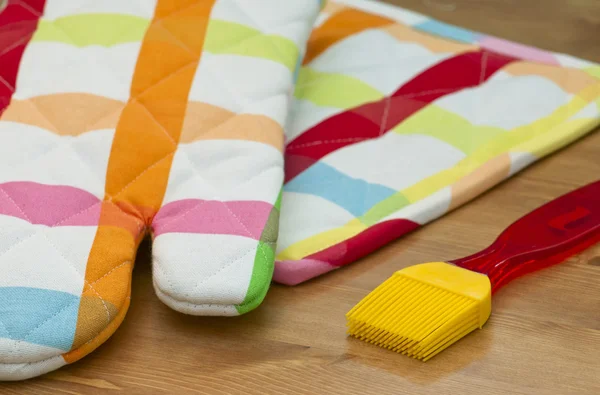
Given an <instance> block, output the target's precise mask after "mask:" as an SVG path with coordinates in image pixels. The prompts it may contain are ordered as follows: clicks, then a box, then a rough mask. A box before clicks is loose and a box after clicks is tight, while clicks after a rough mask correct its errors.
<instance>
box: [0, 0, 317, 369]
mask: <svg viewBox="0 0 600 395" xmlns="http://www.w3.org/2000/svg"><path fill="white" fill-rule="evenodd" d="M319 10H320V4H319V2H318V1H317V0H314V1H308V2H307V1H306V0H286V1H285V2H284V1H281V0H253V1H246V0H144V1H123V0H102V1H96V0H89V1H84V0H78V1H66V0H46V1H44V0H14V1H13V0H9V3H8V7H7V8H6V9H5V10H4V11H3V12H2V13H1V14H0V77H1V78H0V100H1V101H2V102H1V103H0V104H1V105H2V109H4V112H3V113H2V116H1V119H0V273H1V275H0V380H18V379H25V378H28V377H33V376H37V375H40V374H43V373H45V372H48V371H51V370H54V369H57V368H58V367H60V366H62V365H65V364H67V363H72V362H74V361H76V360H78V359H80V358H82V357H83V356H85V355H86V354H88V353H89V352H91V351H92V350H94V349H95V348H96V347H98V346H99V345H100V344H101V343H102V342H104V341H105V340H106V339H107V338H108V337H109V336H110V335H111V334H112V333H113V332H114V331H115V330H116V329H117V327H118V326H119V324H120V323H121V322H122V320H123V318H124V316H125V313H126V311H127V307H128V305H129V300H130V286H131V271H132V266H133V263H134V261H135V254H136V250H137V248H138V245H139V243H140V241H141V239H142V238H143V237H144V235H146V234H151V235H152V237H153V276H154V286H155V289H156V293H157V295H158V296H159V298H160V299H161V300H162V301H163V302H164V303H166V304H167V305H169V306H170V307H172V308H174V309H176V310H178V311H181V312H184V313H189V314H198V315H238V314H242V313H245V312H247V311H249V310H251V309H253V308H255V307H256V306H257V305H259V304H260V303H261V301H262V299H263V297H264V295H265V293H266V291H267V289H268V287H269V284H270V281H271V278H272V272H273V261H274V246H275V242H276V238H277V233H278V232H277V227H278V216H279V204H280V203H279V202H280V195H281V186H282V183H283V154H282V150H283V143H284V137H283V125H284V123H285V121H286V116H287V114H288V112H289V111H288V110H289V106H290V104H291V98H292V94H293V84H294V80H295V78H296V77H295V76H296V75H297V69H298V68H299V64H300V61H299V60H300V59H301V58H302V56H303V53H304V52H305V44H306V40H307V39H308V36H309V34H310V30H311V27H312V24H313V23H314V22H315V20H316V17H317V14H318V12H319ZM9 102H10V104H9Z"/></svg>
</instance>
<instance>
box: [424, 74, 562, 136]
mask: <svg viewBox="0 0 600 395" xmlns="http://www.w3.org/2000/svg"><path fill="white" fill-rule="evenodd" d="M571 98H572V96H571V95H569V94H568V93H566V92H565V91H563V90H562V89H561V88H560V87H559V86H558V85H556V84H555V83H554V82H552V81H550V80H548V79H547V78H544V77H540V76H536V75H524V76H515V77H511V78H507V79H502V80H495V81H488V82H487V83H485V84H483V85H482V86H479V87H477V88H472V89H465V90H462V91H460V92H457V93H454V94H451V95H448V96H444V97H443V98H441V99H439V100H436V101H435V105H437V106H439V107H441V108H443V109H445V110H448V111H451V112H453V113H455V114H458V115H460V116H461V117H463V118H465V119H466V120H468V121H469V122H471V123H472V124H474V125H482V126H496V127H500V128H503V129H507V130H510V129H513V128H516V127H519V126H523V125H528V124H530V123H532V122H534V121H536V120H538V119H540V118H545V117H547V116H549V115H550V114H552V112H553V111H554V110H556V109H557V108H559V107H560V106H563V105H565V104H567V103H568V102H569V101H570V100H571Z"/></svg>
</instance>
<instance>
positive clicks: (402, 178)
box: [322, 132, 465, 191]
mask: <svg viewBox="0 0 600 395" xmlns="http://www.w3.org/2000/svg"><path fill="white" fill-rule="evenodd" d="M464 157H465V155H464V153H463V152H462V151H460V150H458V149H457V148H455V147H453V146H452V145H450V144H447V143H445V142H443V141H441V140H438V139H436V138H434V137H430V136H426V135H419V134H410V135H409V134H407V135H401V134H397V133H394V132H389V133H386V134H384V135H383V136H382V137H380V138H377V139H373V140H366V141H363V142H359V143H356V144H353V145H349V146H346V147H344V148H342V149H339V150H337V151H335V152H332V153H330V154H329V155H327V156H325V157H324V158H323V159H322V161H323V162H324V163H326V164H328V165H330V166H333V167H335V168H336V169H338V170H339V171H341V172H343V173H345V174H348V175H350V176H352V177H354V178H359V179H362V180H365V181H367V182H370V183H375V184H380V185H384V186H387V187H388V188H391V189H394V190H396V191H401V190H402V189H404V188H407V187H409V186H411V185H413V184H414V183H416V182H418V181H420V180H422V179H424V178H426V177H429V176H431V175H434V174H436V173H438V172H440V171H442V170H445V169H448V168H450V167H452V166H454V165H455V164H456V163H458V162H459V161H460V160H461V159H463V158H464ZM384 164H385V167H381V166H382V165H384Z"/></svg>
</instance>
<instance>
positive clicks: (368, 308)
mask: <svg viewBox="0 0 600 395" xmlns="http://www.w3.org/2000/svg"><path fill="white" fill-rule="evenodd" d="M598 241H600V181H597V182H595V183H592V184H588V185H586V186H584V187H581V188H579V189H577V190H575V191H572V192H570V193H568V194H566V195H563V196H561V197H559V198H557V199H555V200H553V201H551V202H549V203H547V204H545V205H543V206H541V207H539V208H537V209H536V210H534V211H532V212H531V213H529V214H527V215H525V216H524V217H522V218H520V219H519V220H517V221H516V222H514V223H513V224H512V225H510V226H509V227H508V228H507V229H506V230H504V232H502V234H501V235H500V236H499V237H498V238H497V239H496V240H495V242H494V243H493V244H492V245H490V246H489V247H487V248H486V249H484V250H482V251H480V252H478V253H476V254H473V255H470V256H468V257H465V258H462V259H457V260H453V261H449V262H430V263H423V264H420V265H415V266H411V267H408V268H405V269H402V270H400V271H397V272H395V273H394V274H393V275H392V277H391V278H389V279H388V280H386V281H385V282H384V283H383V284H381V285H380V286H378V287H377V288H376V289H375V290H373V291H372V292H371V293H370V294H368V295H367V296H366V297H365V298H364V299H363V300H362V301H360V302H359V303H358V304H357V305H356V306H354V308H353V309H352V310H350V311H349V312H348V313H347V315H346V317H347V320H348V322H347V326H348V333H349V334H350V335H351V336H354V337H356V338H358V339H361V340H364V341H367V342H369V343H372V344H375V345H378V346H381V347H385V348H388V349H390V350H393V351H397V352H399V353H403V354H406V355H409V356H412V357H414V358H418V359H420V360H423V361H427V360H428V359H430V358H431V357H433V356H434V355H436V354H438V353H439V352H440V351H442V350H444V349H446V348H447V347H449V346H450V345H452V344H453V343H455V342H456V341H458V340H459V339H461V338H462V337H464V336H466V335H467V334H468V333H470V332H472V331H473V330H475V329H477V328H481V327H483V325H484V324H485V322H486V321H487V320H488V318H489V316H490V314H491V295H492V294H494V293H495V292H497V291H498V290H499V289H500V287H502V286H503V285H505V284H507V283H508V282H510V281H511V280H513V279H515V278H517V277H520V276H522V275H524V274H527V273H530V272H533V271H537V270H540V269H543V268H546V267H548V266H551V265H554V264H557V263H560V262H562V261H564V260H566V259H567V258H568V257H570V256H572V255H574V254H576V253H578V252H580V251H582V250H584V249H586V248H588V247H590V246H592V245H593V244H595V243H597V242H598Z"/></svg>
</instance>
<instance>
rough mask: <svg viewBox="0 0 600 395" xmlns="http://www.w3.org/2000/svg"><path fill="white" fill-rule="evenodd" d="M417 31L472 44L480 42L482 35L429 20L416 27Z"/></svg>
mask: <svg viewBox="0 0 600 395" xmlns="http://www.w3.org/2000/svg"><path fill="white" fill-rule="evenodd" d="M413 27H414V28H415V29H419V30H421V31H424V32H427V33H431V34H435V35H438V36H441V37H445V38H450V39H453V40H456V41H460V42H464V43H468V44H472V43H474V42H476V41H478V40H479V37H480V35H479V34H477V33H475V32H472V31H470V30H467V29H463V28H460V27H458V26H454V25H449V24H447V23H444V22H440V21H436V20H434V19H429V20H427V21H425V22H421V23H419V24H417V25H415V26H413Z"/></svg>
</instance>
